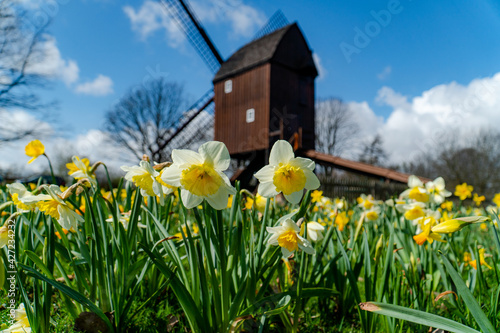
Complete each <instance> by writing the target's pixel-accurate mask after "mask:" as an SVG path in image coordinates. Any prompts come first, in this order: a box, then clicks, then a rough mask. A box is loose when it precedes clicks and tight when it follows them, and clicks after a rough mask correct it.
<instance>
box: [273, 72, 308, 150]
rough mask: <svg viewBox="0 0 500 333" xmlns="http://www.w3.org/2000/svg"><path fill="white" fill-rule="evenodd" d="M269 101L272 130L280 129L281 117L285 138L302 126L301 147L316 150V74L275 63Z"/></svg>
mask: <svg viewBox="0 0 500 333" xmlns="http://www.w3.org/2000/svg"><path fill="white" fill-rule="evenodd" d="M270 102H271V113H270V131H275V130H278V129H279V123H280V119H282V120H283V125H284V139H285V140H289V139H290V138H291V137H292V135H293V134H294V133H296V132H298V131H299V127H300V128H302V147H303V148H306V149H314V138H315V136H314V77H312V76H303V75H300V74H298V73H297V72H295V71H292V70H290V69H289V68H286V67H284V66H282V65H280V64H273V65H272V67H271V100H270ZM276 139H277V138H274V140H273V141H275V140H276ZM272 143H273V142H271V143H270V144H272Z"/></svg>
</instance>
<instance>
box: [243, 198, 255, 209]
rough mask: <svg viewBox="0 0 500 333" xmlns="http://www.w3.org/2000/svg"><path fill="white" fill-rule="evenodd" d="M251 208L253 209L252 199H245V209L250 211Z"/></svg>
mask: <svg viewBox="0 0 500 333" xmlns="http://www.w3.org/2000/svg"><path fill="white" fill-rule="evenodd" d="M252 207H253V199H252V198H250V197H247V200H246V201H245V209H252Z"/></svg>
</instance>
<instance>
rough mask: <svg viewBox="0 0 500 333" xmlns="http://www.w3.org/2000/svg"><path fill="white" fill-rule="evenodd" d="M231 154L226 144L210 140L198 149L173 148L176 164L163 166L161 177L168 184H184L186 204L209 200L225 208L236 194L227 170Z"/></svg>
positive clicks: (182, 190)
mask: <svg viewBox="0 0 500 333" xmlns="http://www.w3.org/2000/svg"><path fill="white" fill-rule="evenodd" d="M230 161H231V158H230V157H229V151H228V150H227V148H226V145H225V144H223V143H222V142H218V141H210V142H206V143H204V144H203V145H201V147H200V148H199V149H198V152H194V151H191V150H187V149H174V150H173V151H172V162H173V163H172V165H171V166H170V167H168V168H166V169H164V170H163V172H162V175H161V179H162V180H163V181H164V182H165V183H166V184H168V185H170V186H174V187H180V188H181V198H182V202H183V203H184V206H186V208H194V207H196V206H198V205H199V204H201V203H202V201H203V200H207V202H208V204H209V205H210V206H212V207H213V208H215V209H224V208H226V207H227V202H228V198H229V195H230V194H233V195H234V194H236V189H235V188H234V187H232V186H231V182H230V181H229V178H227V176H226V175H225V174H224V173H223V171H224V170H226V169H227V168H228V167H229V163H230Z"/></svg>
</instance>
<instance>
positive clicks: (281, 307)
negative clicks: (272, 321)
mask: <svg viewBox="0 0 500 333" xmlns="http://www.w3.org/2000/svg"><path fill="white" fill-rule="evenodd" d="M291 300H292V297H291V296H290V295H285V296H284V297H283V298H282V299H280V301H279V302H278V304H276V307H275V308H274V309H273V310H269V311H266V312H264V315H266V316H272V315H277V314H280V313H282V312H283V311H285V310H286V308H287V307H288V305H289V304H290V301H291Z"/></svg>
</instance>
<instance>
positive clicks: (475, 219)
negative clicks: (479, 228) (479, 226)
mask: <svg viewBox="0 0 500 333" xmlns="http://www.w3.org/2000/svg"><path fill="white" fill-rule="evenodd" d="M488 220H489V218H488V217H484V216H468V217H459V218H456V219H452V220H448V221H445V222H443V223H439V224H438V225H435V226H433V227H432V232H435V233H440V234H448V233H452V232H455V231H459V230H461V229H462V228H463V227H465V226H468V225H469V224H472V223H482V222H485V221H488Z"/></svg>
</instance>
